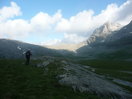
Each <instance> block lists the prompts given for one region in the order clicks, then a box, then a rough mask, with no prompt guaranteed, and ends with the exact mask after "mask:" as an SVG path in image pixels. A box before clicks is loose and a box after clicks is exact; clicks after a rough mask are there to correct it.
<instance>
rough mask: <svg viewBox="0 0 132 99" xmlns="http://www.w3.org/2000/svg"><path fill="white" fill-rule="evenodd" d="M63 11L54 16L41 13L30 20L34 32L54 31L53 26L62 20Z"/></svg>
mask: <svg viewBox="0 0 132 99" xmlns="http://www.w3.org/2000/svg"><path fill="white" fill-rule="evenodd" d="M61 17H62V15H61V11H60V10H58V11H57V12H56V13H55V14H54V15H53V16H50V15H49V14H47V13H43V12H39V13H38V14H37V15H35V16H34V17H33V18H32V19H31V20H30V25H31V27H32V30H33V31H32V32H44V31H46V30H51V29H53V26H54V25H55V24H56V23H57V22H58V21H59V20H60V19H61Z"/></svg>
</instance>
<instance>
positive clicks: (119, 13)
mask: <svg viewBox="0 0 132 99" xmlns="http://www.w3.org/2000/svg"><path fill="white" fill-rule="evenodd" d="M131 9H132V0H128V1H126V2H125V3H124V4H122V5H120V6H118V5H117V4H109V5H108V6H107V7H106V9H104V10H102V11H101V13H100V14H98V15H94V11H93V10H84V11H82V12H79V13H78V14H76V15H75V16H72V17H70V18H69V19H64V18H63V19H61V21H60V22H59V23H58V24H57V26H56V31H58V32H64V33H67V35H71V34H75V33H76V34H77V35H78V36H80V37H85V36H87V37H89V35H90V34H91V33H92V31H93V30H94V29H96V28H97V27H99V26H101V25H103V24H104V23H106V22H108V21H109V22H117V23H120V24H122V25H125V24H128V23H129V22H130V20H132V11H131Z"/></svg>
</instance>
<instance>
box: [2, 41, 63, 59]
mask: <svg viewBox="0 0 132 99" xmlns="http://www.w3.org/2000/svg"><path fill="white" fill-rule="evenodd" d="M28 49H30V50H31V52H32V54H33V57H39V56H60V55H61V54H60V53H59V52H58V51H56V50H52V49H49V48H45V47H42V46H38V45H33V44H28V43H24V42H20V41H16V40H9V39H0V58H23V57H24V52H25V51H26V50H28Z"/></svg>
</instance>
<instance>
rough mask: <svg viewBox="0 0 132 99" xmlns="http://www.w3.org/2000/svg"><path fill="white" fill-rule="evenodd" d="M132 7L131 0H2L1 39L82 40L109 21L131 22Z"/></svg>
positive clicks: (0, 1)
mask: <svg viewBox="0 0 132 99" xmlns="http://www.w3.org/2000/svg"><path fill="white" fill-rule="evenodd" d="M131 6H132V2H131V0H0V20H1V22H0V25H1V26H3V25H4V27H5V29H4V28H0V38H10V39H17V40H21V41H26V42H30V43H35V44H40V43H41V44H52V43H50V42H53V44H56V43H69V42H71V43H79V42H81V41H83V40H86V39H87V38H88V37H89V36H90V35H91V33H92V31H93V30H94V29H95V28H97V27H99V26H101V25H102V24H104V23H105V22H107V21H110V22H119V23H121V24H126V23H128V22H129V21H130V19H131V15H132V13H131V11H130V9H131ZM5 7H6V8H7V9H4V8H5ZM8 11H9V13H8ZM123 11H126V14H125V15H124V14H123ZM121 17H122V18H123V19H121ZM7 28H9V31H8V29H7ZM23 35H24V36H23ZM22 36H23V37H22Z"/></svg>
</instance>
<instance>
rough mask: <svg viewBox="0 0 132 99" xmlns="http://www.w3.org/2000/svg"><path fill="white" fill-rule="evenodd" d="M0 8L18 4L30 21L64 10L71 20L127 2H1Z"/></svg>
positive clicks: (74, 0) (119, 0)
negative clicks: (86, 11) (41, 13)
mask: <svg viewBox="0 0 132 99" xmlns="http://www.w3.org/2000/svg"><path fill="white" fill-rule="evenodd" d="M0 1H1V3H0V7H3V6H9V5H10V2H11V1H14V2H16V3H17V4H18V5H19V6H20V7H21V9H22V12H23V16H22V18H24V19H29V18H31V17H32V16H34V15H35V14H37V13H38V12H40V11H42V12H46V13H48V14H50V15H52V14H54V13H55V12H56V11H57V10H59V9H60V10H62V14H63V16H64V17H65V18H69V17H71V16H73V15H75V14H77V13H78V12H80V11H83V10H89V9H92V10H94V11H95V14H99V13H100V11H101V10H103V9H105V8H106V6H107V5H108V4H111V3H116V4H118V5H121V4H122V3H123V2H125V1H126V0H0Z"/></svg>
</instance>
